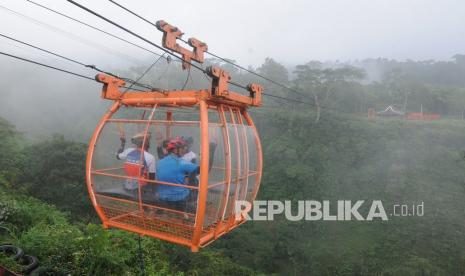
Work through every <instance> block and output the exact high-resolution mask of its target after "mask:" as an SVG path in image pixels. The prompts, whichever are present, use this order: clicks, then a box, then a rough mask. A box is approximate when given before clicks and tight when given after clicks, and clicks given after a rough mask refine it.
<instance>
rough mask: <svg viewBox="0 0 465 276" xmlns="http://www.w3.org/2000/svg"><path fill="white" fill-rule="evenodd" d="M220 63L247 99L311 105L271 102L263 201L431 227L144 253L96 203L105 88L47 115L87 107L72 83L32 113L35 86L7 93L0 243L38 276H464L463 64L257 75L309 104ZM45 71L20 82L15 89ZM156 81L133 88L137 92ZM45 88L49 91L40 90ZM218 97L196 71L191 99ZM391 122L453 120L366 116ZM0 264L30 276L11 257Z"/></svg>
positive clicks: (168, 247)
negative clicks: (372, 211) (92, 173)
mask: <svg viewBox="0 0 465 276" xmlns="http://www.w3.org/2000/svg"><path fill="white" fill-rule="evenodd" d="M207 63H208V64H216V65H219V66H221V67H223V68H225V69H226V70H228V71H230V72H231V73H232V79H233V80H235V81H238V82H240V83H246V82H252V81H253V82H259V83H262V84H263V85H264V87H265V91H266V92H268V93H270V94H274V95H280V96H283V97H289V98H293V99H295V100H298V101H303V102H309V103H312V105H308V104H303V103H291V102H287V101H282V100H280V99H274V98H265V99H264V106H263V107H259V108H252V109H251V110H250V112H251V114H252V116H253V118H254V121H255V123H256V126H257V129H258V131H259V134H260V137H261V141H262V146H263V157H264V168H263V179H262V183H261V187H260V191H259V193H258V196H257V199H258V200H280V201H284V200H291V201H293V202H294V201H298V200H319V201H323V200H330V201H337V200H353V201H356V200H366V201H372V200H381V201H382V202H383V205H384V206H385V208H386V212H387V213H388V214H390V213H392V211H393V210H392V207H393V205H394V204H410V205H411V204H420V203H424V216H416V217H415V216H414V217H391V216H390V217H389V220H387V221H382V220H376V219H375V220H373V221H304V220H302V221H296V222H292V221H288V220H286V219H285V218H284V216H278V217H277V219H276V220H274V221H251V222H247V223H246V224H244V225H243V226H241V227H239V228H237V229H235V230H234V231H232V232H231V233H229V234H227V235H225V236H224V237H222V238H221V239H219V240H218V241H216V242H214V243H212V244H211V245H210V246H208V247H207V248H205V249H202V250H200V252H199V253H191V252H190V251H189V250H188V249H187V248H184V247H181V246H177V245H172V244H170V243H167V242H163V241H159V240H156V239H152V238H149V237H143V238H142V241H141V245H142V252H139V250H138V236H137V235H135V234H132V233H128V232H124V231H121V230H116V229H109V230H105V229H103V228H102V226H101V225H100V221H99V220H98V217H97V215H96V214H95V211H94V209H93V207H92V204H91V202H90V200H89V197H88V193H87V187H86V184H85V158H86V151H87V143H88V140H89V137H90V134H91V133H92V131H93V129H94V128H95V125H96V123H97V121H98V119H99V118H100V117H101V116H102V115H103V113H104V112H105V109H106V107H107V104H108V103H107V102H104V101H102V100H101V99H100V98H99V93H100V89H101V86H100V85H98V84H93V85H92V86H90V85H87V83H85V84H82V85H76V86H75V87H73V90H72V91H75V93H78V92H79V91H82V92H83V94H82V98H81V99H80V100H77V101H75V102H74V103H75V104H74V105H71V104H69V105H68V106H66V107H59V108H58V107H56V106H55V107H54V106H52V105H47V104H48V102H49V99H50V98H53V97H55V98H54V99H55V100H56V101H63V102H65V101H67V102H68V103H69V101H71V100H73V99H74V98H75V97H76V94H68V96H69V97H70V99H68V98H66V97H68V96H67V95H64V94H63V93H62V91H61V90H63V89H64V88H65V87H69V84H67V82H69V83H71V84H78V83H79V82H78V81H77V80H75V79H66V78H65V79H62V80H60V81H59V82H58V83H57V87H56V88H55V89H56V90H48V91H43V92H42V93H43V94H42V96H41V97H40V98H38V99H37V100H36V101H35V102H34V103H29V102H22V103H21V104H20V102H21V101H20V100H21V99H22V97H24V95H25V93H28V89H27V87H26V86H25V84H21V85H18V87H17V88H14V87H13V86H11V85H10V86H7V87H5V89H6V90H7V91H11V94H8V95H7V96H6V97H7V101H6V102H9V104H7V103H6V102H1V103H0V107H1V108H2V110H3V111H2V112H0V116H1V117H3V118H1V119H0V242H1V243H12V244H15V245H18V246H20V247H21V248H22V249H24V251H25V252H27V253H28V254H31V255H34V256H37V257H38V259H39V261H40V268H39V270H37V271H36V272H35V273H37V274H38V275H140V274H141V272H142V268H141V267H142V266H143V267H144V270H145V271H146V273H147V275H386V276H387V275H392V276H394V275H399V276H401V275H464V274H465V232H464V228H465V212H464V210H465V201H464V200H463V199H464V196H465V121H464V120H463V111H464V110H465V78H464V77H463V76H465V55H455V56H454V57H452V58H451V60H449V61H434V60H429V61H413V60H406V61H396V60H387V59H367V60H361V61H353V62H345V63H341V62H319V61H310V62H307V63H305V64H301V65H297V66H294V67H287V66H285V65H283V64H281V63H279V62H278V61H276V60H274V59H272V58H268V59H266V60H265V61H264V63H263V64H262V65H261V66H259V67H257V68H250V69H251V70H254V71H255V72H258V73H260V74H262V75H264V76H266V77H268V78H270V79H273V80H276V81H278V82H280V83H283V84H285V85H286V86H289V87H292V88H294V89H296V90H297V89H298V90H299V91H303V92H305V96H302V95H294V94H292V93H291V92H290V91H289V90H285V89H283V88H282V87H279V86H277V85H273V84H269V83H267V82H264V81H263V80H260V79H257V78H256V77H255V76H254V75H251V74H249V73H247V72H245V71H242V70H239V69H236V68H234V67H232V66H231V65H229V64H225V63H224V62H222V61H220V60H215V59H210V60H208V62H207ZM31 66H32V65H31ZM166 66H169V65H167V64H162V65H161V66H159V67H158V68H154V70H153V71H152V72H150V74H148V75H147V76H146V77H145V78H144V81H145V82H148V83H151V84H152V85H154V86H157V87H162V88H169V87H171V88H173V87H175V88H180V87H182V86H183V83H184V82H185V80H186V78H185V73H180V72H179V71H176V70H174V69H173V70H169V71H167V70H165V69H166ZM176 66H177V65H176ZM177 67H180V66H177ZM32 68H33V67H21V66H17V67H13V68H10V74H11V75H12V76H13V75H14V72H15V71H21V72H27V71H32V70H34V69H32ZM144 70H145V68H142V67H140V68H139V67H135V68H131V69H129V70H126V71H122V72H120V73H122V74H124V75H126V76H128V77H133V76H134V78H136V77H137V76H138V75H140V74H141V72H143V71H144ZM6 74H8V73H6ZM37 74H38V75H39V76H40V75H41V74H43V76H45V74H46V73H41V72H38V73H37ZM47 74H50V72H48V73H47ZM70 78H71V77H70ZM33 81H34V82H36V83H35V86H36V87H39V88H40V87H45V82H42V83H41V81H44V80H40V77H37V79H36V80H33ZM207 83H208V81H207V80H206V79H205V77H204V76H203V75H202V74H201V73H197V72H195V71H193V72H192V75H191V76H190V81H189V82H188V85H187V86H188V87H189V88H200V87H203V86H205V85H206V84H207ZM15 89H16V90H15ZM231 89H234V87H231ZM35 90H36V91H37V88H36V89H35ZM62 94H63V95H62ZM57 95H61V96H57ZM70 95H71V96H70ZM16 103H17V104H16ZM20 105H21V107H20ZM34 105H40V106H41V108H40V109H38V110H36V109H34V107H33V106H34ZM388 106H393V107H395V108H396V109H398V110H401V111H403V112H420V110H421V111H423V112H425V113H436V114H440V115H441V119H440V120H436V121H410V120H405V119H403V118H399V117H394V118H384V117H381V116H377V117H375V118H368V115H367V114H368V113H367V112H368V109H369V108H374V109H375V110H376V111H382V110H384V109H385V108H386V107H388ZM25 109H27V110H28V112H27V113H26V114H25V113H24V112H22V111H23V110H25ZM57 114H60V115H57ZM31 117H36V118H38V119H37V120H30V118H31ZM69 122H72V123H69ZM45 157H46V158H45ZM140 253H142V256H143V258H142V260H143V264H142V263H141V258H140ZM0 264H1V265H3V266H6V267H8V268H10V269H11V270H13V271H19V270H20V269H21V267H19V266H18V264H17V263H15V262H12V261H11V259H10V258H9V257H8V256H6V255H5V254H2V253H0Z"/></svg>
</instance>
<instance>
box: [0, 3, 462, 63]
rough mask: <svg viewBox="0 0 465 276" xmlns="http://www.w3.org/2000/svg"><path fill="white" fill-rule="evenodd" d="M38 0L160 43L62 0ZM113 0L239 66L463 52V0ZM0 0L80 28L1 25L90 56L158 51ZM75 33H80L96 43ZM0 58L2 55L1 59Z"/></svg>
mask: <svg viewBox="0 0 465 276" xmlns="http://www.w3.org/2000/svg"><path fill="white" fill-rule="evenodd" d="M77 1H78V2H79V3H81V4H84V5H86V6H88V7H90V8H92V9H95V10H96V11H97V12H99V13H101V14H103V15H105V16H108V17H109V18H111V19H113V20H115V21H117V22H118V23H120V24H122V25H124V26H125V27H128V28H129V29H131V30H135V31H136V32H137V33H140V34H141V35H143V36H144V37H147V38H150V39H153V41H154V42H155V43H157V44H161V32H159V31H158V30H157V29H155V28H154V27H152V26H150V25H148V24H147V23H145V22H142V21H141V20H139V19H137V18H135V17H134V16H132V15H130V14H128V13H126V12H124V11H122V10H121V9H119V8H117V7H116V6H114V5H112V4H111V3H109V2H108V1H104V0H97V1H89V0H87V1H84V0H77ZM36 2H39V3H41V4H44V5H47V6H49V7H51V8H53V9H56V10H59V11H61V12H64V13H66V14H69V15H72V16H73V17H76V18H78V19H80V20H83V21H85V22H88V23H90V24H93V25H96V26H98V27H100V28H102V29H105V30H107V31H109V32H112V33H114V34H117V35H119V36H122V37H124V38H126V39H129V40H131V41H133V42H135V43H137V44H139V45H142V46H144V47H147V48H150V49H152V50H154V51H155V52H161V51H160V50H158V49H154V48H153V47H152V46H150V45H148V44H146V43H145V42H143V41H140V40H138V39H137V38H134V37H131V35H129V34H126V33H124V32H123V31H120V30H118V29H117V28H116V27H113V26H111V25H109V24H107V23H105V22H103V21H102V20H99V19H97V18H95V17H94V16H92V15H89V14H87V13H86V12H84V11H82V10H80V9H78V8H77V7H75V6H73V5H72V4H70V3H68V2H66V1H64V0H60V1H58V0H37V1H36ZM117 2H119V3H121V4H123V5H125V6H127V7H129V8H131V9H133V10H134V11H135V12H137V13H139V14H141V15H143V16H144V17H146V18H148V19H150V20H153V21H154V22H155V21H156V20H159V19H163V20H165V21H167V22H168V23H170V24H172V25H175V26H177V27H179V28H180V29H181V30H182V31H183V32H184V33H185V35H184V38H185V39H187V38H189V37H196V38H198V39H200V40H203V41H205V42H207V44H208V45H209V50H210V51H211V52H213V53H216V54H218V55H221V56H224V57H227V58H231V59H235V60H237V61H238V62H239V63H240V64H242V65H245V66H247V65H252V66H254V67H256V66H259V65H260V64H261V63H262V62H263V60H264V59H265V58H266V57H273V58H274V59H276V60H277V61H279V62H282V63H284V64H286V65H296V64H302V63H305V62H307V61H309V60H314V59H316V60H333V61H334V60H340V61H347V60H354V59H364V58H377V57H383V58H395V59H400V60H403V59H413V60H425V59H437V60H448V59H449V58H450V57H451V56H453V55H454V54H457V53H465V50H464V49H465V27H464V23H465V19H464V13H463V12H464V11H465V2H463V1H419V0H418V1H405V0H386V1H377V0H353V1H343V0H325V1H323V0H322V1H278V0H271V1H258V0H256V1H250V0H249V1H246V0H235V1H176V2H173V1H150V0H135V1H129V0H117ZM0 5H2V6H6V7H8V8H11V9H14V10H16V11H18V12H21V13H24V14H26V15H28V16H32V17H34V18H35V19H37V20H40V21H43V22H46V23H48V24H50V25H53V26H55V27H56V28H61V29H65V30H66V31H67V32H70V33H72V34H74V35H75V36H77V37H78V38H77V40H76V38H75V37H73V35H69V34H66V35H62V34H59V33H56V32H53V31H50V30H49V29H47V28H44V27H42V26H38V25H35V24H33V23H31V22H30V21H28V20H24V19H22V18H20V17H17V16H15V15H12V14H11V13H9V12H6V11H4V10H3V9H0V15H1V16H0V22H1V25H2V28H1V31H0V32H1V33H3V34H6V35H9V36H13V37H15V38H18V39H21V40H25V41H27V42H30V43H32V44H36V45H38V46H41V47H44V48H47V49H50V50H53V51H57V52H59V53H61V54H65V55H69V56H71V57H76V58H80V59H81V60H84V61H86V62H89V63H90V62H94V63H95V62H99V63H100V64H104V65H109V66H121V65H129V66H134V65H141V63H144V62H145V63H148V62H150V61H151V60H153V59H154V56H153V55H150V54H148V53H146V52H144V51H142V50H139V49H137V48H135V47H132V46H129V45H127V44H125V43H122V42H120V41H118V40H115V39H114V38H110V37H107V36H105V35H102V34H100V33H98V32H96V31H94V30H90V29H88V28H87V27H84V26H81V25H79V24H77V23H75V22H72V21H69V20H66V19H65V18H62V17H60V16H58V15H54V14H51V13H50V12H47V11H45V10H43V9H41V8H39V7H36V6H35V5H33V4H31V3H28V2H27V1H25V0H1V1H0ZM79 39H85V40H87V41H89V42H90V43H93V44H95V47H90V46H88V45H87V44H85V43H82V42H80V41H79ZM0 43H1V49H2V51H7V52H11V53H15V54H20V55H22V56H26V57H30V58H34V59H36V60H50V59H51V58H50V57H45V56H44V54H43V53H37V51H33V50H30V49H28V48H27V47H23V46H20V47H18V46H16V45H15V43H13V42H7V41H6V40H5V39H3V38H0ZM110 49H111V50H110ZM5 60H6V59H4V58H2V59H1V62H4V61H5ZM57 62H59V63H60V64H61V63H63V61H60V60H57Z"/></svg>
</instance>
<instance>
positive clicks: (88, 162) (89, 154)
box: [86, 101, 120, 228]
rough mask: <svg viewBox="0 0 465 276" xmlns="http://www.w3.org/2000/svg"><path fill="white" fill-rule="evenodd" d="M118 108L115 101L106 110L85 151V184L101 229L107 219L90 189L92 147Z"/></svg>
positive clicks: (105, 224) (105, 225)
mask: <svg viewBox="0 0 465 276" xmlns="http://www.w3.org/2000/svg"><path fill="white" fill-rule="evenodd" d="M119 107H120V103H119V102H118V101H116V102H115V103H114V104H113V105H112V106H111V107H110V109H109V110H108V112H107V113H106V114H105V116H103V118H102V120H100V122H99V124H98V125H97V127H96V128H95V131H94V135H92V138H91V139H90V142H89V148H88V150H87V159H86V182H87V190H88V192H89V196H90V199H91V201H92V205H94V208H95V210H96V211H97V214H98V216H99V217H100V219H101V220H102V223H103V227H105V228H106V227H108V225H107V223H106V222H107V217H106V216H105V214H104V213H103V211H102V209H101V208H100V206H99V205H98V204H97V199H96V198H95V194H94V190H93V188H92V185H93V183H92V159H93V154H94V147H95V143H96V142H97V139H98V137H99V136H100V132H101V131H102V129H103V126H104V125H105V123H106V121H107V120H108V119H110V118H111V116H112V115H113V113H115V112H116V111H117V110H118V108H119Z"/></svg>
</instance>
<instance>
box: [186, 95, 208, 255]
mask: <svg viewBox="0 0 465 276" xmlns="http://www.w3.org/2000/svg"><path fill="white" fill-rule="evenodd" d="M199 106H200V133H201V136H200V137H202V140H201V144H200V155H201V159H200V184H199V195H198V199H197V213H196V215H195V225H194V233H193V236H192V246H191V250H192V251H193V252H197V251H198V250H199V243H200V236H201V234H202V229H203V221H204V218H205V209H206V204H207V193H208V163H209V158H210V148H209V147H210V145H209V143H210V139H209V135H208V109H207V104H206V103H205V101H204V100H201V101H200V102H199Z"/></svg>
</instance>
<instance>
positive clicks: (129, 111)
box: [86, 21, 263, 252]
mask: <svg viewBox="0 0 465 276" xmlns="http://www.w3.org/2000/svg"><path fill="white" fill-rule="evenodd" d="M157 28H158V29H159V30H161V31H162V32H163V39H162V42H163V47H165V48H167V49H169V50H171V51H174V52H177V53H179V54H181V55H182V59H183V64H182V66H183V69H189V67H190V62H191V60H195V61H197V62H200V63H201V62H203V60H204V57H203V53H204V52H205V51H206V50H207V48H208V47H207V45H206V44H205V43H202V42H201V41H199V40H197V39H194V38H190V39H189V40H188V43H189V45H190V46H191V47H192V48H193V50H192V51H191V50H189V49H186V48H184V47H182V46H180V45H179V44H178V43H177V39H179V38H180V37H181V36H182V32H181V31H180V30H179V29H178V28H176V27H174V26H171V25H169V24H167V23H166V22H164V21H158V22H157ZM207 72H208V75H209V76H210V77H211V78H212V83H211V87H210V88H209V89H202V90H173V91H161V90H160V91H150V92H136V91H124V92H122V91H121V88H122V87H123V86H124V85H125V82H124V81H123V80H121V79H118V78H116V77H114V76H109V75H105V74H98V75H97V76H96V80H97V81H98V82H100V83H103V89H102V98H103V99H107V100H111V101H114V103H113V105H112V106H111V107H110V108H109V110H108V112H107V113H106V114H105V115H104V116H103V118H102V119H101V121H100V123H99V124H98V125H97V127H96V129H95V131H94V134H93V136H92V138H91V141H90V143H89V149H88V154H87V164H86V181H87V187H88V191H89V195H90V198H91V201H92V204H93V206H94V208H95V209H96V211H97V214H98V215H99V217H100V219H101V220H102V223H103V226H104V227H107V228H108V227H113V228H119V229H123V230H127V231H131V232H135V233H138V234H140V235H147V236H151V237H154V238H159V239H162V240H166V241H169V242H173V243H176V244H180V245H184V246H188V247H190V249H191V250H192V251H194V252H196V251H198V250H199V248H200V247H204V246H206V245H208V244H210V243H211V242H213V241H215V240H216V239H218V238H219V237H221V236H222V235H224V234H226V233H228V232H229V231H231V230H232V229H234V228H236V227H238V226H239V225H241V224H243V223H244V222H245V221H246V218H245V212H247V211H248V210H246V211H245V212H242V213H238V212H236V206H237V203H238V202H241V201H245V202H248V203H249V204H252V202H253V200H254V199H255V197H256V195H257V192H258V189H259V186H260V180H261V175H262V151H261V144H260V139H259V136H258V133H257V130H256V128H255V125H254V123H253V120H252V118H251V117H250V115H249V113H248V112H247V109H248V108H249V107H259V106H261V103H262V101H261V96H262V91H263V88H262V87H261V86H260V85H258V84H249V85H248V86H247V90H248V92H249V95H247V96H246V95H242V94H239V93H237V92H233V91H230V90H229V88H228V82H229V81H230V79H231V77H230V75H229V74H228V72H226V71H224V70H222V69H220V68H218V67H209V68H208V70H207ZM152 133H155V134H156V135H152ZM115 134H119V135H115ZM115 136H119V139H117V138H115ZM136 136H137V137H139V138H141V139H140V140H138V142H137V143H136V142H135V140H133V139H131V143H132V148H129V149H124V146H125V145H124V143H123V144H122V146H123V150H126V152H128V151H130V152H133V153H134V152H135V153H137V154H135V155H133V157H134V156H136V158H135V159H134V158H133V160H132V161H133V163H134V164H135V166H136V167H135V168H136V169H135V172H136V173H134V170H132V173H128V171H129V170H128V166H127V164H126V163H127V162H128V161H127V160H126V161H124V160H121V159H122V158H119V157H121V156H122V157H124V158H127V156H125V155H120V154H121V151H120V150H117V149H118V148H120V147H121V145H120V144H119V142H120V141H125V140H126V137H136ZM175 137H178V138H179V137H189V138H190V145H189V150H190V151H191V152H192V153H193V154H194V153H197V156H198V157H200V158H197V164H195V165H196V166H198V172H199V174H198V176H197V177H196V179H197V181H192V182H189V181H188V180H187V179H188V178H187V177H186V181H185V183H173V182H168V181H162V180H160V179H159V177H160V176H158V177H157V174H155V177H154V178H153V179H151V178H150V177H148V175H149V174H150V173H151V172H153V168H154V167H155V166H156V165H160V164H161V163H160V162H161V160H163V158H164V156H160V155H158V158H155V155H156V154H155V152H153V151H152V150H151V149H150V146H151V145H156V146H157V152H159V151H160V149H161V150H163V142H169V141H170V140H171V141H172V139H173V138H175ZM165 144H166V143H165ZM165 146H166V145H165ZM117 151H118V152H117ZM109 152H117V154H116V155H115V154H108V153H109ZM151 152H153V153H151ZM136 159H139V160H136ZM175 159H176V158H175ZM176 160H178V159H176ZM137 161H139V162H137ZM147 161H148V162H147ZM152 162H155V163H157V164H152ZM163 162H165V161H163ZM176 162H181V161H176ZM147 163H150V164H151V165H150V166H151V168H148V167H147ZM132 168H133V169H134V166H133V167H132ZM128 182H131V183H132V184H133V185H127V184H128ZM134 184H135V185H134ZM161 191H165V192H166V191H168V193H169V192H172V193H175V192H176V193H178V194H179V193H182V194H183V195H186V196H185V197H184V198H182V200H180V201H179V202H178V203H181V204H177V205H172V204H171V205H167V204H166V203H167V202H166V198H165V199H164V200H163V198H162V197H161V195H160V193H161ZM176 193H175V194H176ZM173 206H175V207H173Z"/></svg>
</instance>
